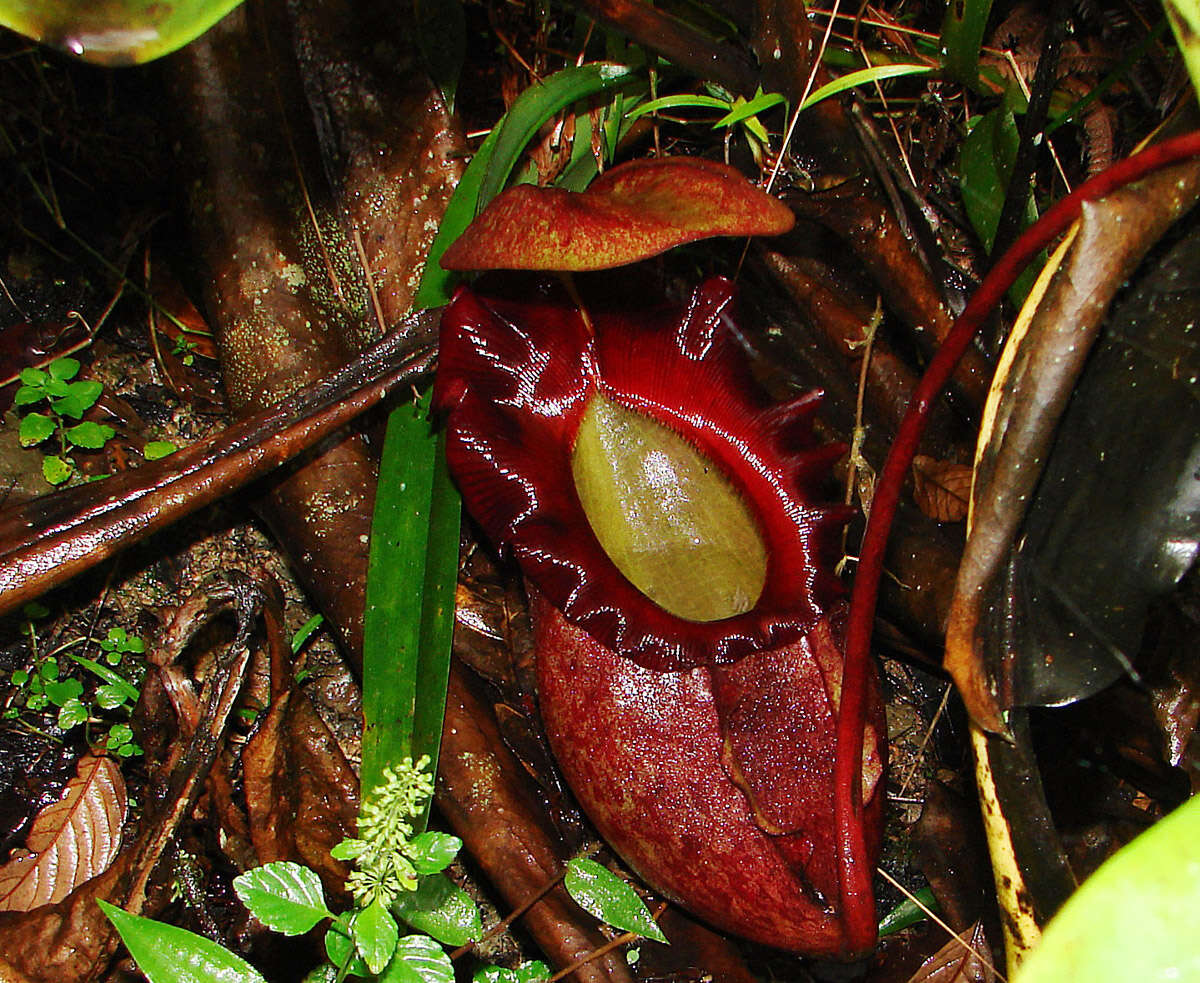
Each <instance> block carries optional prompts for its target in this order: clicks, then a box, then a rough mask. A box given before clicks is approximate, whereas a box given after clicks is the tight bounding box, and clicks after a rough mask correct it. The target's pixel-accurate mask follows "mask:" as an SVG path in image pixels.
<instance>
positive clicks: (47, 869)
mask: <svg viewBox="0 0 1200 983" xmlns="http://www.w3.org/2000/svg"><path fill="white" fill-rule="evenodd" d="M124 823H125V781H124V779H123V778H122V777H121V769H120V768H119V767H118V766H117V764H116V762H114V761H113V760H112V758H100V757H96V756H95V755H91V754H88V755H84V756H83V757H82V758H80V759H79V764H78V765H77V766H76V768H75V777H74V778H72V779H71V780H70V781H69V782H68V783H67V787H66V788H65V789H64V790H63V795H62V798H61V799H59V800H58V801H57V802H53V803H51V804H50V805H48V806H46V808H44V809H43V810H42V811H41V812H39V813H38V814H37V816H36V817H35V818H34V820H33V825H32V826H30V829H29V836H28V839H27V840H26V846H27V849H26V850H21V851H18V852H16V853H15V854H14V855H13V856H12V857H11V858H10V859H9V861H8V863H6V864H5V865H4V866H3V867H0V910H3V911H30V910H32V909H33V908H37V907H40V906H41V905H44V904H52V903H54V902H56V901H61V900H62V899H63V898H65V897H66V896H67V895H68V894H70V893H71V891H73V890H74V889H75V888H76V887H78V886H79V885H80V884H82V883H83V882H84V881H87V880H90V879H91V878H93V877H95V876H96V875H97V874H100V873H103V872H104V871H105V870H107V869H108V867H109V865H110V864H111V863H112V862H113V858H114V857H116V855H117V852H118V851H119V850H120V849H121V829H122V827H123V826H124Z"/></svg>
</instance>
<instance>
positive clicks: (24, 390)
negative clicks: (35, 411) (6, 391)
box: [13, 385, 46, 407]
mask: <svg viewBox="0 0 1200 983" xmlns="http://www.w3.org/2000/svg"><path fill="white" fill-rule="evenodd" d="M45 398H46V391H45V390H44V389H43V388H42V387H41V386H40V385H39V386H20V387H19V388H18V389H17V391H16V393H15V394H14V395H13V406H17V407H21V406H32V405H33V404H34V403H40V402H41V401H42V400H43V399H45Z"/></svg>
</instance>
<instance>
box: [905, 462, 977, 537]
mask: <svg viewBox="0 0 1200 983" xmlns="http://www.w3.org/2000/svg"><path fill="white" fill-rule="evenodd" d="M971 479H972V471H971V466H970V465H968V464H956V463H955V462H953V461H939V460H938V459H937V458H934V457H926V456H925V455H924V454H918V455H917V456H916V457H914V458H913V485H914V487H913V500H914V501H915V502H916V503H917V507H918V508H919V509H920V510H921V511H922V512H924V513H925V514H926V515H927V516H929V518H931V519H935V520H936V521H938V522H962V521H963V520H964V519H965V518H966V517H967V505H968V504H969V502H970V501H971Z"/></svg>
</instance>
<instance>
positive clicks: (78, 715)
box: [58, 697, 88, 730]
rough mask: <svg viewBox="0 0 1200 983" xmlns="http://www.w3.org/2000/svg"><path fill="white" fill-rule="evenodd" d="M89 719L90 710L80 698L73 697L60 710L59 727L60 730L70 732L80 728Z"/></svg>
mask: <svg viewBox="0 0 1200 983" xmlns="http://www.w3.org/2000/svg"><path fill="white" fill-rule="evenodd" d="M87 718H88V709H87V707H85V706H84V705H83V702H82V701H81V700H80V699H79V698H78V697H72V698H71V699H69V700H67V701H66V702H64V703H63V704H62V705H61V706H60V707H59V708H58V726H59V729H60V730H70V729H71V728H72V727H78V726H79V725H80V724H82V723H83V722H84V721H85V720H87Z"/></svg>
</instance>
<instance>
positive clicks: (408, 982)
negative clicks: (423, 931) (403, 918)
mask: <svg viewBox="0 0 1200 983" xmlns="http://www.w3.org/2000/svg"><path fill="white" fill-rule="evenodd" d="M379 979H380V983H454V966H453V965H452V964H451V962H450V957H449V956H447V955H446V953H445V952H444V951H443V950H442V947H441V946H440V945H438V944H437V943H436V942H435V941H434V940H433V939H431V938H429V936H427V935H406V936H405V937H404V938H402V939H401V940H400V941H399V943H398V944H397V945H396V955H395V957H394V958H393V959H392V961H391V962H390V963H389V964H388V967H387V971H386V972H385V973H384V974H383V975H382V976H381V977H380V978H379Z"/></svg>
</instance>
